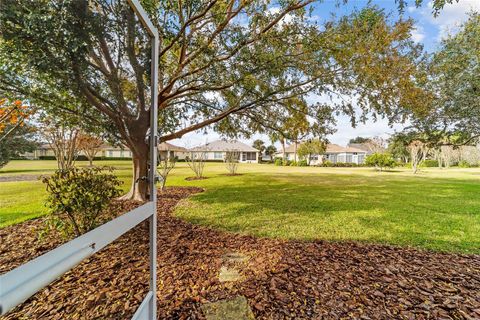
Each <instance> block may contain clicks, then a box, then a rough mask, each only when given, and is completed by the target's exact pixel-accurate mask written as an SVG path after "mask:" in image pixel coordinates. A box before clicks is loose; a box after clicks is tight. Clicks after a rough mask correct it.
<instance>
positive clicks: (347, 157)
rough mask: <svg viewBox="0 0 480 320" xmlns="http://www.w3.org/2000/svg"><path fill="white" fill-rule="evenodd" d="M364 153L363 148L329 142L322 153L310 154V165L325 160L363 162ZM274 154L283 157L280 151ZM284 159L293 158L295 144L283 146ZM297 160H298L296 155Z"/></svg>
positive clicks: (365, 153) (291, 159)
mask: <svg viewBox="0 0 480 320" xmlns="http://www.w3.org/2000/svg"><path fill="white" fill-rule="evenodd" d="M299 146H300V144H298V145H297V150H298V147H299ZM366 155H367V152H366V151H365V150H361V149H357V148H352V147H342V146H339V145H338V144H333V143H329V144H327V147H326V149H325V152H324V153H323V154H320V155H311V156H310V165H317V164H322V163H323V162H325V161H330V162H332V163H338V162H341V163H356V164H363V163H364V162H365V156H366ZM275 156H276V157H279V158H283V157H284V156H283V152H282V151H280V152H277V153H276V154H275ZM285 159H287V160H290V161H293V160H295V145H289V146H288V147H286V148H285ZM297 160H299V157H298V155H297Z"/></svg>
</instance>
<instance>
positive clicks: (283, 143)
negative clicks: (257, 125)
mask: <svg viewBox="0 0 480 320" xmlns="http://www.w3.org/2000/svg"><path fill="white" fill-rule="evenodd" d="M282 155H283V160H285V159H286V154H285V138H283V139H282Z"/></svg>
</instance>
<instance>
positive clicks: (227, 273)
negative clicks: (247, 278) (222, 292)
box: [218, 266, 242, 282]
mask: <svg viewBox="0 0 480 320" xmlns="http://www.w3.org/2000/svg"><path fill="white" fill-rule="evenodd" d="M241 278H242V275H241V274H240V273H239V272H238V270H237V269H235V268H228V267H225V266H223V267H221V268H220V275H219V276H218V280H220V282H230V281H237V280H240V279H241Z"/></svg>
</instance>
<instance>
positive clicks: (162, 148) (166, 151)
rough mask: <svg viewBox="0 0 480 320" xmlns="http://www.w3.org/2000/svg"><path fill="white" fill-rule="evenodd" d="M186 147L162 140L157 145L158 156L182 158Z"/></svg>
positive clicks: (185, 153) (184, 155)
mask: <svg viewBox="0 0 480 320" xmlns="http://www.w3.org/2000/svg"><path fill="white" fill-rule="evenodd" d="M187 152H188V151H187V149H186V148H183V147H179V146H176V145H173V144H171V143H168V142H162V143H160V144H159V145H158V157H159V158H160V159H165V158H168V159H177V160H184V159H185V157H186V155H187Z"/></svg>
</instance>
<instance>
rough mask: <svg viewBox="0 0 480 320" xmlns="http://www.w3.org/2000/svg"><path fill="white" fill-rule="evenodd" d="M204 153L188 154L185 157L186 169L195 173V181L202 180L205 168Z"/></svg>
mask: <svg viewBox="0 0 480 320" xmlns="http://www.w3.org/2000/svg"><path fill="white" fill-rule="evenodd" d="M205 157H206V154H205V152H193V151H192V152H190V153H189V155H188V156H186V157H185V161H186V162H187V164H188V167H189V168H190V169H192V171H193V172H194V173H195V177H194V178H195V179H197V180H199V179H203V169H204V168H205Z"/></svg>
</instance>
